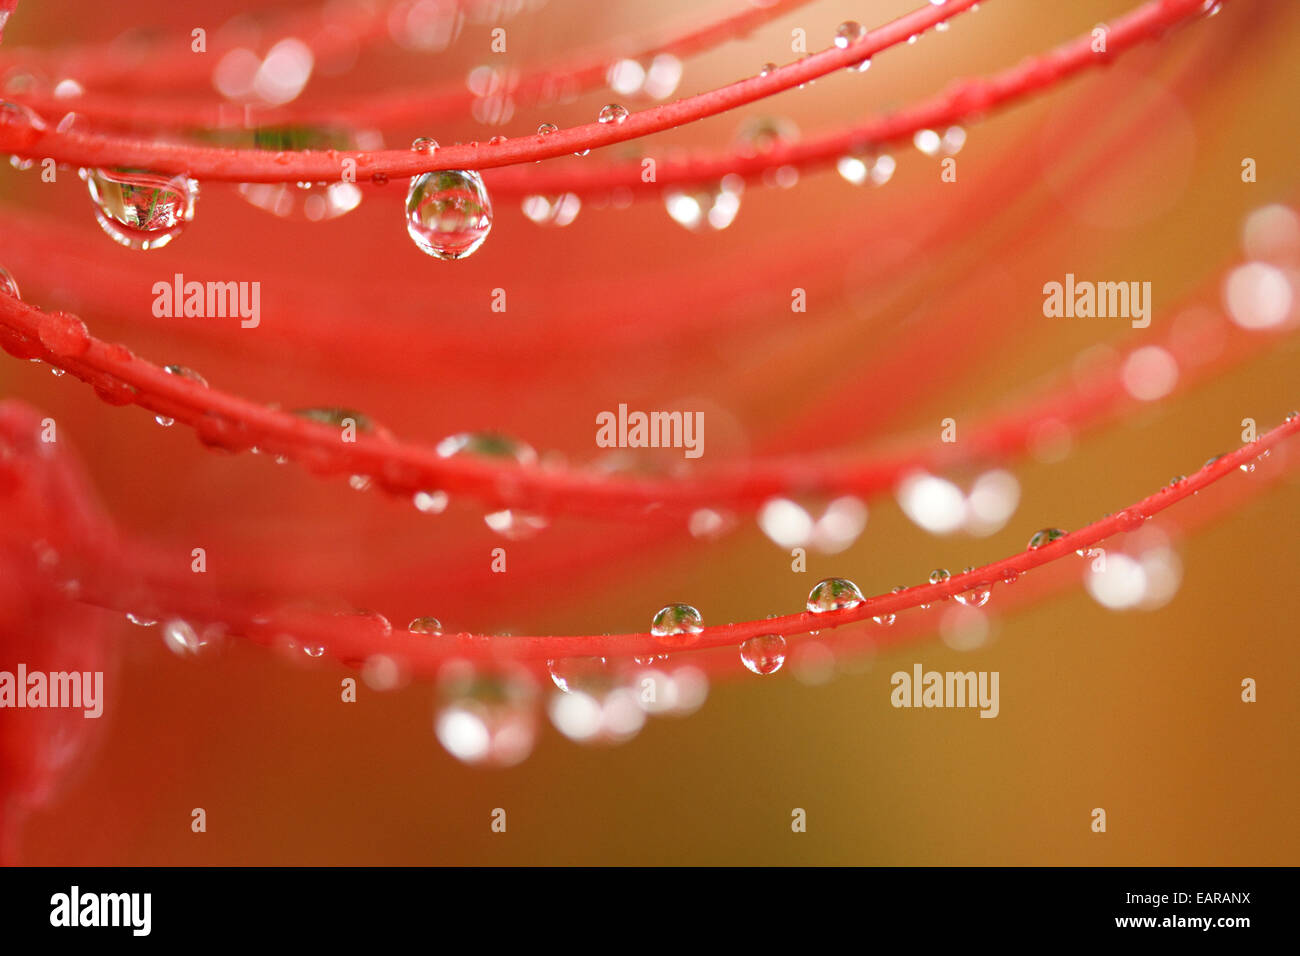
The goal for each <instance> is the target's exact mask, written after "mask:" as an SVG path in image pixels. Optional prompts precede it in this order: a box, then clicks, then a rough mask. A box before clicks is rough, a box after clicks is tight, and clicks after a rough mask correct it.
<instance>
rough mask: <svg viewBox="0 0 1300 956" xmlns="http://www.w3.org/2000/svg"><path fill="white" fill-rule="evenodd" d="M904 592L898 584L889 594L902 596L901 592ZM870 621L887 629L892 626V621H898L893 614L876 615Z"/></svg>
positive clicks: (896, 616)
mask: <svg viewBox="0 0 1300 956" xmlns="http://www.w3.org/2000/svg"><path fill="white" fill-rule="evenodd" d="M905 590H906V588H904V587H903V586H902V585H901V584H900V585H899V586H898V587H896V588H893V589H892V590H891V591H890V592H889V593H890V594H902V593H903V591H905ZM871 619H872V620H873V621H875V622H876V623H877V624H879V625H880V626H881V627H889V625H891V624H893V623H894V621H895V620H897V619H898V615H897V614H893V613H890V614H877V615H875V616H874V617H872V618H871Z"/></svg>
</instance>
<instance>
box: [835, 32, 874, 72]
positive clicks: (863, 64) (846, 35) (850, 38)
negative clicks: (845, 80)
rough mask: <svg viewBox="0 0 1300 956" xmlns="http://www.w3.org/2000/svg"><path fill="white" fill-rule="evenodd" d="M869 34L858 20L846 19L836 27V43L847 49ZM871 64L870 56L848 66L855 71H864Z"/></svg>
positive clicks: (842, 48)
mask: <svg viewBox="0 0 1300 956" xmlns="http://www.w3.org/2000/svg"><path fill="white" fill-rule="evenodd" d="M866 35H867V30H866V27H864V26H863V25H862V24H861V23H858V21H856V20H845V21H844V22H843V23H841V24H840V25H839V26H838V27H836V28H835V45H836V46H837V47H839V48H840V49H841V50H847V49H848V48H849V47H851V46H852V45H853V44H855V43H857V42H858V41H859V40H861V39H862V38H863V37H865V36H866ZM870 66H871V60H870V58H867V59H863V60H861V61H859V62H857V63H851V64H849V66H848V67H847V69H848V70H850V71H852V72H854V73H863V72H865V71H866V70H867V69H868V68H869V67H870Z"/></svg>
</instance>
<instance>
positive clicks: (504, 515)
mask: <svg viewBox="0 0 1300 956" xmlns="http://www.w3.org/2000/svg"><path fill="white" fill-rule="evenodd" d="M483 523H484V524H485V525H487V526H488V527H489V528H491V529H492V530H493V531H495V532H496V533H497V534H499V535H501V537H503V538H508V539H509V540H511V541H524V540H527V539H528V538H531V537H533V535H535V534H537V532H539V531H545V530H546V529H547V528H549V527H550V525H551V522H550V521H549V520H548V519H547V518H545V517H543V516H542V515H539V514H533V513H531V512H528V511H520V510H518V509H517V508H505V509H503V510H501V511H492V512H489V513H488V514H485V515H484V516H483Z"/></svg>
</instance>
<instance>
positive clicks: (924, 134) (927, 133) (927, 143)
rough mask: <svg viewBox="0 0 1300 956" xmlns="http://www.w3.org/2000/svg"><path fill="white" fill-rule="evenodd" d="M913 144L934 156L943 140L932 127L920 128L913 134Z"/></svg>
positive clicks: (926, 153) (928, 154)
mask: <svg viewBox="0 0 1300 956" xmlns="http://www.w3.org/2000/svg"><path fill="white" fill-rule="evenodd" d="M912 145H914V146H915V147H916V148H917V149H919V150H920V151H921V152H923V153H925V155H927V156H934V155H936V154H937V153H938V152H939V148H940V147H941V146H942V145H943V140H942V139H941V138H940V136H939V134H938V133H936V132H935V131H934V130H932V129H919V130H917V131H916V132H915V133H914V134H913V135H912Z"/></svg>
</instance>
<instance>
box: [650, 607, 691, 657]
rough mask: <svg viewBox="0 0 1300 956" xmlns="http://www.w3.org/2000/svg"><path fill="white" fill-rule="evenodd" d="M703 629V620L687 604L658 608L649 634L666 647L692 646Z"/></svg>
mask: <svg viewBox="0 0 1300 956" xmlns="http://www.w3.org/2000/svg"><path fill="white" fill-rule="evenodd" d="M703 629H704V619H703V618H702V617H701V616H700V612H699V611H697V610H696V609H695V608H693V607H691V606H690V605H689V604H669V605H666V606H665V607H662V608H660V609H659V611H658V613H656V614H655V616H654V621H653V622H652V623H651V625H650V633H651V634H653V635H654V636H655V637H657V638H659V643H661V644H665V645H667V646H668V647H686V646H687V645H689V644H693V643H694V642H695V638H696V635H698V634H699V633H700V631H702V630H703Z"/></svg>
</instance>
